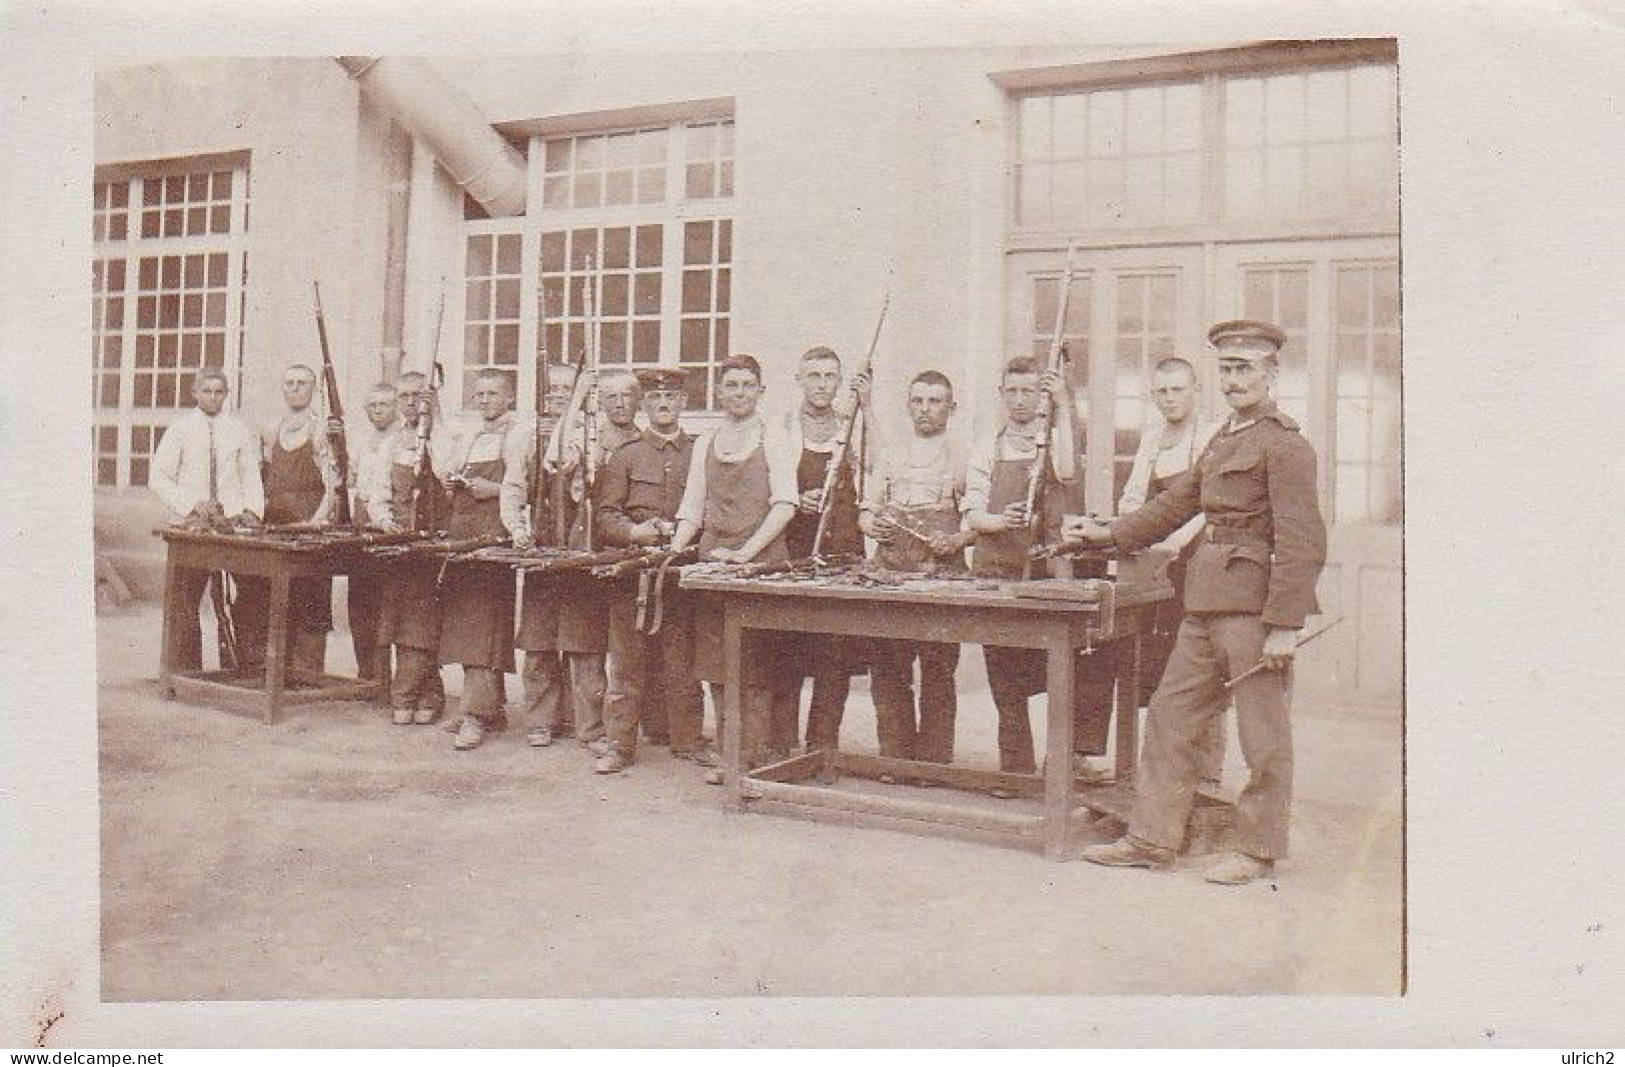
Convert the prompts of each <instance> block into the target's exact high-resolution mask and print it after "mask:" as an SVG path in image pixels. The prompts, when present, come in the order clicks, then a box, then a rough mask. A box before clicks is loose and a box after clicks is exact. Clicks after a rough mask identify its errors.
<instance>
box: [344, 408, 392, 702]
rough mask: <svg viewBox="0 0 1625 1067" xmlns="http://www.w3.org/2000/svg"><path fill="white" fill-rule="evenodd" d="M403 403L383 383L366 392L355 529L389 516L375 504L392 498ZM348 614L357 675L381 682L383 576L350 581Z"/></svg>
mask: <svg viewBox="0 0 1625 1067" xmlns="http://www.w3.org/2000/svg"><path fill="white" fill-rule="evenodd" d="M399 407H400V405H399V400H398V397H397V396H396V393H395V387H394V386H393V385H391V384H389V383H388V382H379V383H378V384H377V385H374V386H373V387H372V388H371V389H369V390H368V391H367V403H366V412H367V425H366V426H364V427H362V429H361V430H360V431H359V432H358V433H357V434H356V438H355V442H354V446H353V447H352V448H351V449H350V454H351V455H352V456H354V457H355V487H354V499H353V501H352V502H351V506H350V514H351V517H352V518H353V519H354V520H355V525H356V528H357V529H358V530H359V529H365V528H367V527H369V526H377V525H379V522H380V520H381V519H383V518H385V517H386V514H387V513H379V512H376V511H375V510H374V508H373V507H372V502H373V501H375V500H378V499H380V498H385V499H387V497H388V495H389V468H390V463H391V456H390V449H391V446H392V445H393V443H394V441H395V438H396V431H397V430H398V429H399V427H400V414H399V410H398V409H399ZM346 585H347V586H348V594H347V596H346V601H347V604H348V608H349V613H350V640H351V643H352V644H353V645H354V646H355V662H356V673H357V674H358V675H359V676H360V677H362V678H377V677H378V656H379V650H378V612H379V609H380V605H381V603H382V598H383V583H382V578H381V576H380V575H378V574H376V573H372V572H355V573H352V574H351V575H350V576H349V579H348V581H347V582H346Z"/></svg>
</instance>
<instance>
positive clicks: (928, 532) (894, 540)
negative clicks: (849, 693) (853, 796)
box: [858, 370, 976, 763]
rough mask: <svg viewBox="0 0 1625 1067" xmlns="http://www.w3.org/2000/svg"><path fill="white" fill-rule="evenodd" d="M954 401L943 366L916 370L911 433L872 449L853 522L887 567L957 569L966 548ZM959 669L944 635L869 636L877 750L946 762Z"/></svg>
mask: <svg viewBox="0 0 1625 1067" xmlns="http://www.w3.org/2000/svg"><path fill="white" fill-rule="evenodd" d="M954 408H955V404H954V386H953V382H951V381H949V379H948V377H947V376H946V375H945V374H943V373H942V372H941V371H936V370H925V371H921V372H920V373H919V374H916V375H915V376H914V380H913V381H912V382H910V383H909V386H908V414H909V420H910V422H911V423H912V424H913V434H912V435H911V436H910V438H909V439H908V440H907V441H906V442H905V441H897V442H882V443H881V448H880V449H878V450H877V451H878V455H877V457H876V462H875V464H874V471H873V472H872V473H871V474H870V476H869V484H868V486H867V487H866V492H865V494H864V501H863V514H862V516H861V517H860V518H859V520H858V521H859V524H860V525H861V526H862V528H863V532H864V533H866V534H868V535H869V536H870V537H872V538H874V539H875V541H876V542H877V544H878V546H879V547H878V548H877V549H876V550H875V562H876V563H877V564H879V565H880V566H882V567H885V568H886V569H887V570H894V571H908V572H916V573H919V572H923V573H931V574H935V573H947V574H963V573H964V572H965V549H966V547H967V546H969V545H970V544H971V543H972V542H973V541H975V539H976V535H975V534H972V533H969V532H968V531H965V530H962V529H961V521H960V512H959V505H960V500H961V498H962V497H963V496H964V493H965V455H964V449H963V448H962V447H961V445H960V442H959V440H958V439H957V438H955V437H952V436H950V435H949V433H948V432H947V431H948V421H949V419H950V418H952V416H953V413H954ZM916 662H918V663H919V666H920V696H919V705H918V708H916V706H915V702H914V665H915V663H916ZM958 667H959V646H958V645H956V644H951V643H949V642H946V641H876V642H873V643H872V646H871V652H870V668H869V669H870V692H871V693H872V694H873V696H874V703H875V731H876V733H877V734H878V735H879V741H880V754H881V755H882V756H892V757H896V758H898V759H907V760H923V761H926V762H930V763H952V762H953V759H954V719H955V718H956V717H957V715H958V708H959V698H958V695H957V692H956V690H955V688H954V672H955V671H956V670H957V669H958Z"/></svg>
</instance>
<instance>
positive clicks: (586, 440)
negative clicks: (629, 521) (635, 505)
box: [581, 256, 600, 552]
mask: <svg viewBox="0 0 1625 1067" xmlns="http://www.w3.org/2000/svg"><path fill="white" fill-rule="evenodd" d="M599 278H600V276H599V275H598V274H596V273H594V271H593V264H592V258H591V257H590V256H589V257H588V259H587V280H590V283H591V284H590V285H587V286H586V287H585V288H586V291H585V292H584V293H583V294H582V295H583V297H584V298H585V301H586V309H585V310H586V313H587V349H586V352H585V353H584V354H583V357H582V358H583V360H584V362H585V363H586V369H587V370H588V371H592V372H596V371H597V370H598V310H597V300H596V299H595V293H594V290H595V289H596V287H597V285H598V282H599ZM581 464H582V467H581V471H582V473H581V515H582V520H583V521H584V523H585V524H586V537H587V550H588V551H589V552H590V551H592V550H593V548H594V547H596V545H597V541H598V531H597V529H595V527H596V526H597V518H598V515H597V512H598V509H597V507H596V505H595V504H594V501H593V491H594V489H596V488H597V485H598V383H597V382H596V381H595V382H593V384H592V388H590V389H588V390H587V392H586V394H585V395H584V396H583V397H582V398H581Z"/></svg>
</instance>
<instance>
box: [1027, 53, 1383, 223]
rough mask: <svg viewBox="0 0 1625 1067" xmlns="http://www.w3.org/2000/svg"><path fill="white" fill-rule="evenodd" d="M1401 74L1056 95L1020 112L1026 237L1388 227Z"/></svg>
mask: <svg viewBox="0 0 1625 1067" xmlns="http://www.w3.org/2000/svg"><path fill="white" fill-rule="evenodd" d="M1394 77H1395V75H1394V67H1393V66H1392V65H1391V64H1386V63H1356V64H1352V65H1348V66H1341V67H1335V68H1332V69H1325V70H1309V71H1291V72H1285V73H1273V74H1268V75H1260V76H1239V75H1221V74H1214V75H1211V76H1208V77H1205V78H1201V79H1200V80H1189V79H1187V80H1184V81H1176V82H1170V83H1165V84H1157V85H1140V86H1124V87H1107V88H1090V89H1082V90H1066V89H1059V90H1055V91H1048V92H1038V93H1030V94H1025V95H1022V96H1021V97H1019V98H1018V100H1017V105H1016V142H1017V150H1016V160H1015V178H1016V183H1015V184H1016V188H1015V196H1014V212H1015V217H1014V223H1015V226H1016V228H1017V230H1018V231H1021V230H1029V231H1040V232H1047V231H1078V230H1098V231H1113V230H1119V231H1120V230H1143V229H1159V228H1167V227H1178V226H1188V225H1191V224H1198V223H1204V222H1206V223H1211V222H1217V221H1222V220H1230V221H1236V222H1270V221H1288V222H1299V221H1304V220H1313V219H1338V220H1340V219H1346V218H1349V217H1364V218H1384V217H1387V216H1390V215H1392V214H1393V213H1394V211H1395V210H1396V208H1397V204H1398V189H1399V185H1398V171H1397V168H1396V167H1395V165H1394V160H1395V153H1396V151H1397V149H1398V123H1397V114H1396V99H1397V93H1396V86H1395V80H1394Z"/></svg>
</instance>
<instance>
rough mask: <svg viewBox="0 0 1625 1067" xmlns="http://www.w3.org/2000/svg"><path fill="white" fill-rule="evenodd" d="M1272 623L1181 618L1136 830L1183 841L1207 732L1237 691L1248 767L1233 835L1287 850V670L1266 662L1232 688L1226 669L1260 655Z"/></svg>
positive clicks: (1150, 731) (1151, 724)
mask: <svg viewBox="0 0 1625 1067" xmlns="http://www.w3.org/2000/svg"><path fill="white" fill-rule="evenodd" d="M1266 630H1267V627H1266V626H1265V625H1264V622H1263V620H1262V619H1260V618H1259V617H1258V616H1257V615H1190V616H1187V617H1186V618H1185V621H1184V622H1183V623H1182V624H1180V628H1179V638H1178V641H1177V643H1176V644H1175V645H1174V653H1173V656H1172V657H1171V658H1170V659H1169V661H1168V669H1167V670H1166V671H1165V672H1164V673H1163V676H1162V684H1161V685H1159V686H1158V687H1157V692H1156V694H1155V695H1154V696H1153V697H1152V698H1151V710H1150V711H1149V712H1148V714H1147V716H1146V734H1145V745H1144V748H1143V750H1142V755H1141V759H1140V767H1139V772H1138V775H1137V778H1136V781H1135V794H1136V798H1135V804H1134V816H1133V818H1132V820H1131V821H1130V823H1129V832H1130V833H1132V834H1133V835H1134V836H1135V837H1138V838H1140V839H1141V840H1144V841H1149V842H1150V843H1152V844H1154V845H1160V846H1162V847H1164V848H1178V847H1179V846H1180V844H1181V842H1182V841H1183V839H1184V836H1185V823H1186V821H1187V819H1189V817H1190V811H1191V805H1192V803H1193V801H1194V799H1195V795H1196V787H1197V784H1198V779H1199V778H1200V776H1201V773H1202V767H1201V761H1202V756H1201V744H1202V739H1203V736H1204V734H1205V732H1206V731H1207V730H1208V729H1209V728H1210V725H1211V723H1212V722H1213V721H1214V720H1215V719H1218V718H1219V717H1220V716H1222V715H1223V714H1224V710H1225V706H1226V703H1227V700H1228V699H1232V698H1233V699H1234V700H1235V704H1236V727H1237V732H1238V734H1239V736H1240V739H1241V754H1242V756H1243V757H1244V758H1245V759H1246V761H1247V770H1248V775H1249V776H1248V780H1247V784H1246V786H1245V787H1244V788H1243V789H1242V791H1241V795H1240V796H1239V797H1238V798H1237V799H1236V845H1237V847H1238V848H1239V849H1240V850H1241V851H1243V852H1246V853H1248V854H1250V855H1253V856H1258V857H1260V858H1263V859H1276V858H1279V857H1282V856H1285V855H1286V854H1287V827H1288V821H1289V814H1290V808H1291V803H1292V720H1291V703H1292V698H1291V672H1290V671H1260V672H1258V673H1257V674H1255V675H1253V676H1252V677H1250V678H1247V679H1245V680H1243V681H1241V682H1238V683H1237V684H1236V687H1235V688H1234V689H1233V690H1231V691H1230V692H1229V693H1228V694H1226V692H1225V689H1224V682H1225V679H1227V678H1230V677H1234V676H1235V675H1237V674H1240V673H1242V672H1243V671H1246V670H1248V669H1249V668H1251V667H1252V666H1253V665H1254V664H1256V663H1257V662H1258V661H1259V658H1260V657H1261V656H1262V655H1263V651H1264V636H1265V632H1266Z"/></svg>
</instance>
